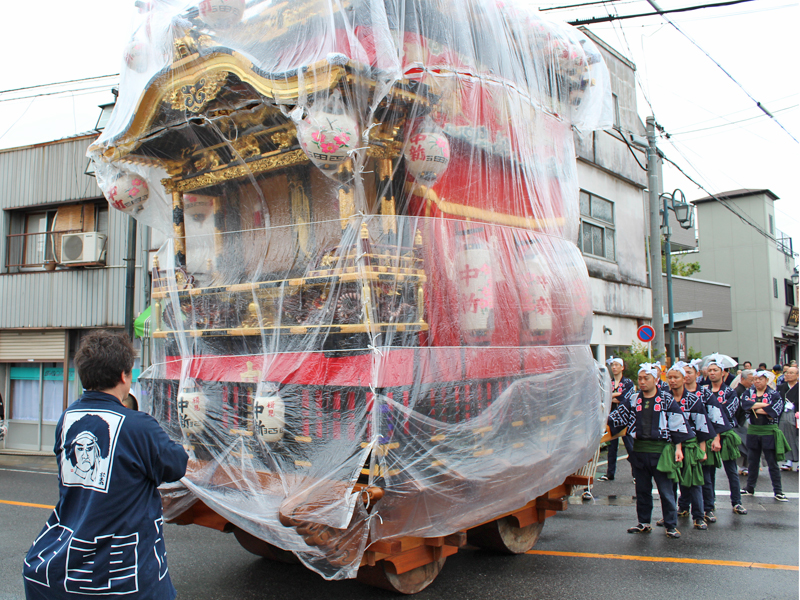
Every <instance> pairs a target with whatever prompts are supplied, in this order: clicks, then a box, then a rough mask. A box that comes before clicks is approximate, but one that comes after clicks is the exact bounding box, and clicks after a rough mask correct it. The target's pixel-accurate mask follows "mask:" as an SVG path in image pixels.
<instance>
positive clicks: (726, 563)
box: [527, 550, 800, 571]
mask: <svg viewBox="0 0 800 600" xmlns="http://www.w3.org/2000/svg"><path fill="white" fill-rule="evenodd" d="M527 554H540V555H544V556H572V557H578V558H605V559H610V560H638V561H642V562H671V563H684V564H694V565H716V566H720V567H745V568H748V569H777V570H781V571H797V570H800V568H799V567H795V566H793V565H772V564H769V563H757V562H740V561H737V560H706V559H702V558H672V557H669V556H634V555H631V554H594V553H591V552H556V551H554V550H528V552H527Z"/></svg>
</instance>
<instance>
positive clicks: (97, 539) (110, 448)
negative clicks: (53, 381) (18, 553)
mask: <svg viewBox="0 0 800 600" xmlns="http://www.w3.org/2000/svg"><path fill="white" fill-rule="evenodd" d="M54 450H55V454H56V460H57V461H58V465H59V474H58V487H59V499H58V504H57V505H56V508H55V510H54V511H53V513H52V515H50V518H49V519H48V520H47V523H46V524H45V527H44V529H43V530H42V532H41V533H40V534H39V537H37V538H36V540H35V541H34V542H33V546H31V549H30V550H29V551H28V554H27V556H26V557H25V561H24V566H23V576H24V578H25V594H26V596H27V598H28V599H29V600H67V599H70V600H88V599H89V598H93V599H96V598H97V596H98V595H108V596H123V597H124V598H130V599H134V598H139V599H145V598H147V599H148V600H151V599H152V600H172V599H173V598H175V596H176V592H175V588H174V587H173V585H172V582H171V581H170V578H169V573H168V570H167V562H166V548H165V546H164V536H163V529H164V521H163V518H162V514H161V496H160V494H159V492H158V489H157V487H158V485H160V484H161V483H162V482H164V481H177V480H178V479H180V478H181V477H183V475H184V474H185V473H186V463H187V460H188V456H187V454H186V451H185V450H184V449H183V447H182V446H181V445H180V444H176V443H175V442H173V441H172V440H170V438H169V436H167V434H166V433H165V432H164V430H163V429H161V426H160V425H159V424H158V423H157V422H156V420H155V419H154V418H153V417H151V416H150V415H147V414H145V413H143V412H138V411H134V410H129V409H127V408H125V407H124V406H122V404H121V403H120V401H119V400H117V399H116V398H115V397H114V396H110V395H108V394H104V393H102V392H96V391H88V392H85V393H84V394H83V395H82V396H81V397H80V398H78V400H76V401H75V402H74V403H73V404H72V405H70V407H69V408H67V410H66V411H64V414H62V415H61V418H60V419H59V421H58V425H57V427H56V443H55V449H54Z"/></svg>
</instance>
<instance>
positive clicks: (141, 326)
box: [133, 306, 151, 338]
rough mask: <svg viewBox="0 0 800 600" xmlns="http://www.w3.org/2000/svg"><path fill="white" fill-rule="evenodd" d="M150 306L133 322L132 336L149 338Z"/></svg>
mask: <svg viewBox="0 0 800 600" xmlns="http://www.w3.org/2000/svg"><path fill="white" fill-rule="evenodd" d="M150 308H151V307H150V306H148V307H147V308H145V309H144V311H142V314H140V315H139V316H138V317H136V320H135V321H134V322H133V335H134V337H139V338H148V337H150Z"/></svg>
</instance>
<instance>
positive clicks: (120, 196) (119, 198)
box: [103, 171, 150, 215]
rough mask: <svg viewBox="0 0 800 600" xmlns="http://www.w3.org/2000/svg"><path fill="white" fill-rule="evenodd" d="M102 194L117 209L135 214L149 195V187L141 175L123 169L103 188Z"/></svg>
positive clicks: (142, 206)
mask: <svg viewBox="0 0 800 600" xmlns="http://www.w3.org/2000/svg"><path fill="white" fill-rule="evenodd" d="M103 195H104V196H105V197H106V200H108V203H109V204H110V205H111V206H113V207H114V208H116V209H117V210H121V211H123V212H126V213H129V214H132V215H135V214H137V213H139V212H140V211H141V210H142V209H143V208H144V204H145V202H147V199H148V198H149V197H150V188H148V187H147V182H146V181H145V180H144V177H142V176H141V175H137V174H136V173H131V172H130V171H123V173H122V175H121V176H120V177H118V178H117V179H115V180H114V181H113V182H112V183H111V184H110V185H109V186H108V188H107V189H104V190H103Z"/></svg>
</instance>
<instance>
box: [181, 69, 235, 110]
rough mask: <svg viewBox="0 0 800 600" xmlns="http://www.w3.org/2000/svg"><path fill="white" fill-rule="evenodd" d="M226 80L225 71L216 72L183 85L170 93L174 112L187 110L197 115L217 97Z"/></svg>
mask: <svg viewBox="0 0 800 600" xmlns="http://www.w3.org/2000/svg"><path fill="white" fill-rule="evenodd" d="M227 79H228V72H227V71H217V72H216V73H212V74H210V75H206V76H204V77H200V78H199V79H198V80H196V81H195V82H194V83H193V84H189V85H184V86H181V87H179V88H178V89H176V90H174V91H173V92H172V97H171V98H170V104H171V105H172V108H173V109H175V110H188V111H190V112H193V113H199V112H200V111H201V110H203V109H204V108H205V107H206V105H207V104H208V103H209V102H211V101H212V100H213V99H214V98H216V97H217V94H218V93H219V91H220V89H222V85H223V84H224V83H225V81H226V80H227Z"/></svg>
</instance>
